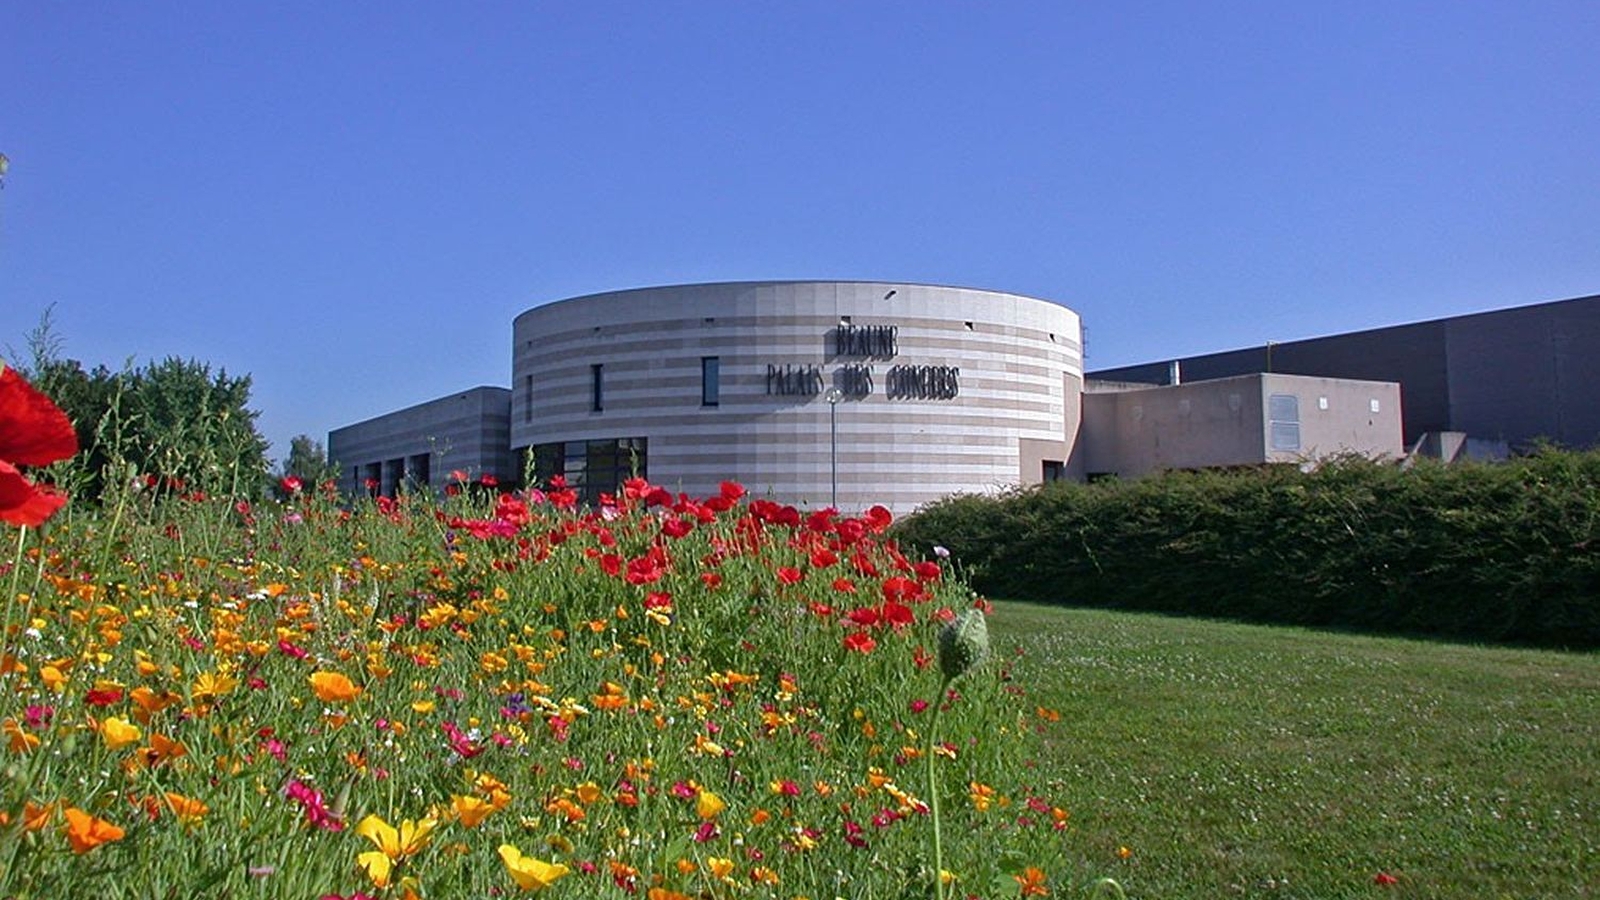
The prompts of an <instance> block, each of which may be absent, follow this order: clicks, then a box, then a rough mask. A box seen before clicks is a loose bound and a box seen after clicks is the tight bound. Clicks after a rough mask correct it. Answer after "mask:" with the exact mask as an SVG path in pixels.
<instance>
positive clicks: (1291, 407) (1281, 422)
mask: <svg viewBox="0 0 1600 900" xmlns="http://www.w3.org/2000/svg"><path fill="white" fill-rule="evenodd" d="M1267 429H1268V431H1267V433H1268V435H1269V441H1270V442H1271V445H1272V449H1274V450H1299V449H1300V398H1299V397H1297V396H1295V395H1294V394H1273V395H1271V396H1270V397H1268V398H1267Z"/></svg>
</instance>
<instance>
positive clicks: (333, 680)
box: [311, 672, 361, 703]
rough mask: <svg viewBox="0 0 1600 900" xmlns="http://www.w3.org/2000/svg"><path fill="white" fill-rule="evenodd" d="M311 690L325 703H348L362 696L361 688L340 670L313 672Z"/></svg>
mask: <svg viewBox="0 0 1600 900" xmlns="http://www.w3.org/2000/svg"><path fill="white" fill-rule="evenodd" d="M311 690H312V692H313V693H315V694H316V695H317V699H318V700H321V701H322V702H323V703H346V702H348V701H351V700H354V699H355V698H357V697H359V696H361V688H358V687H356V686H355V684H354V683H353V682H351V680H350V679H349V678H347V677H345V676H344V675H343V674H341V673H339V672H313V673H312V674H311Z"/></svg>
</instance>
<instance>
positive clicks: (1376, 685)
mask: <svg viewBox="0 0 1600 900" xmlns="http://www.w3.org/2000/svg"><path fill="white" fill-rule="evenodd" d="M995 606H996V608H995V614H994V616H993V617H992V619H991V627H992V629H993V630H994V632H995V637H996V644H997V648H998V649H999V650H1000V651H1001V652H1003V653H1005V652H1010V650H1011V649H1012V648H1020V649H1021V650H1023V651H1024V656H1023V658H1022V659H1021V660H1020V661H1019V662H1018V663H1017V664H1016V677H1017V682H1018V683H1019V684H1021V685H1024V686H1026V687H1028V689H1029V690H1030V691H1031V692H1032V694H1033V697H1034V698H1035V700H1036V701H1037V703H1038V704H1039V705H1041V706H1044V707H1047V708H1049V709H1052V710H1055V711H1057V712H1059V713H1060V714H1061V720H1060V721H1059V722H1058V723H1056V724H1054V725H1052V726H1050V732H1049V734H1050V742H1049V745H1048V751H1047V756H1046V758H1045V759H1044V760H1042V761H1041V768H1042V769H1043V770H1044V771H1043V773H1042V774H1041V780H1049V781H1053V782H1059V783H1060V784H1061V785H1062V789H1061V794H1062V795H1063V796H1065V797H1067V798H1068V799H1069V800H1070V801H1071V802H1072V804H1073V807H1072V828H1071V829H1070V830H1069V831H1068V832H1066V836H1065V839H1066V841H1067V842H1068V852H1069V855H1070V856H1071V857H1072V858H1073V859H1075V860H1079V861H1080V865H1081V868H1080V870H1079V871H1077V872H1072V873H1061V875H1063V876H1066V877H1067V878H1070V879H1071V880H1072V881H1074V882H1075V883H1078V884H1084V885H1087V884H1088V883H1089V881H1090V880H1092V879H1093V878H1095V877H1098V876H1102V875H1109V876H1111V877H1114V878H1116V879H1117V880H1118V881H1119V882H1121V884H1122V885H1123V887H1124V888H1125V889H1126V890H1127V892H1128V896H1129V897H1147V898H1157V897H1159V898H1181V897H1267V896H1270V897H1278V898H1290V897H1304V898H1337V897H1378V896H1393V897H1441V898H1445V897H1448V898H1499V897H1589V896H1595V895H1600V774H1597V773H1600V655H1595V654H1564V653H1555V652H1546V651H1536V650H1522V649H1507V648H1496V647H1478V646H1464V645H1459V644H1446V643H1437V642H1424V641H1415V640H1403V639H1396V638H1378V637H1363V636H1352V635H1347V634H1333V633H1324V632H1313V631H1305V630H1299V629H1290V628H1273V627H1261V626H1252V625H1238V624H1229V623H1220V622H1213V621H1198V620H1187V619H1175V618H1163V617H1158V616H1150V615H1138V614H1128V613H1114V612H1104V611H1091V610H1077V609H1060V608H1052V607H1041V606H1032V605H1026V604H1020V603H997V604H996V605H995ZM1119 847H1127V848H1128V849H1129V850H1130V851H1131V854H1130V855H1128V856H1127V858H1125V859H1121V858H1119V855H1118V852H1117V851H1118V848H1119ZM1380 871H1381V872H1386V873H1390V874H1392V875H1394V876H1395V877H1397V878H1398V879H1399V882H1398V883H1397V884H1394V885H1392V886H1388V887H1384V886H1379V885H1377V884H1375V883H1374V880H1373V879H1374V876H1375V875H1376V874H1377V873H1378V872H1380ZM1052 874H1055V873H1052ZM1060 893H1066V892H1065V891H1062V892H1060Z"/></svg>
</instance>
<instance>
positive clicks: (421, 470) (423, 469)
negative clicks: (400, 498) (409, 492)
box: [406, 453, 432, 489]
mask: <svg viewBox="0 0 1600 900" xmlns="http://www.w3.org/2000/svg"><path fill="white" fill-rule="evenodd" d="M428 469H429V465H428V454H426V453H419V454H417V455H416V456H413V457H411V458H410V459H408V460H407V461H406V481H407V482H408V485H407V486H408V487H410V488H413V489H415V488H423V487H427V486H428V482H429V478H430V475H431V474H432V473H430V472H429V471H428Z"/></svg>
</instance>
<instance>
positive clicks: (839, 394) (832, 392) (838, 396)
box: [822, 388, 844, 404]
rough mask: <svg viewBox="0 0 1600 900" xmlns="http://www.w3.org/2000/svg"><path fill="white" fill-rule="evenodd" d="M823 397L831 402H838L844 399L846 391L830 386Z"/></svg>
mask: <svg viewBox="0 0 1600 900" xmlns="http://www.w3.org/2000/svg"><path fill="white" fill-rule="evenodd" d="M822 399H824V400H826V401H828V403H829V404H834V403H838V402H839V401H840V400H843V399H844V391H841V390H839V389H838V388H828V391H827V393H825V394H823V395H822Z"/></svg>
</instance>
